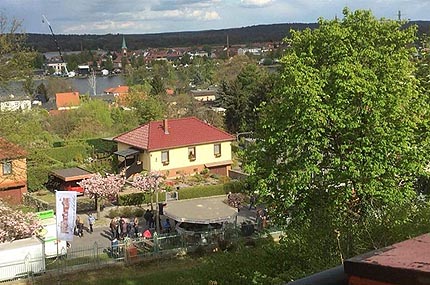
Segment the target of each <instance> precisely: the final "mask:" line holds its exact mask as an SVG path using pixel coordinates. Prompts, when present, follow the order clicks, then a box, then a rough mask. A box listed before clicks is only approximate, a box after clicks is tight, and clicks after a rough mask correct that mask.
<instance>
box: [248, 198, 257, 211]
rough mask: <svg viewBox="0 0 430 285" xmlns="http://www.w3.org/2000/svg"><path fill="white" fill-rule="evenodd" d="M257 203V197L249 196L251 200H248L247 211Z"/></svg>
mask: <svg viewBox="0 0 430 285" xmlns="http://www.w3.org/2000/svg"><path fill="white" fill-rule="evenodd" d="M256 202H257V197H256V195H255V194H252V195H251V198H250V199H249V209H248V210H251V209H252V208H253V207H255V203H256Z"/></svg>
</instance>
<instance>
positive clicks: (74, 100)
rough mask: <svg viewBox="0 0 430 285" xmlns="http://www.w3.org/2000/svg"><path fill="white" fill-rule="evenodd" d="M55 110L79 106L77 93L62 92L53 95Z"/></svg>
mask: <svg viewBox="0 0 430 285" xmlns="http://www.w3.org/2000/svg"><path fill="white" fill-rule="evenodd" d="M55 102H56V104H57V109H58V108H61V107H74V106H79V103H80V101H79V92H64V93H56V94H55Z"/></svg>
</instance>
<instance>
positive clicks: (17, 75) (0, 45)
mask: <svg viewBox="0 0 430 285" xmlns="http://www.w3.org/2000/svg"><path fill="white" fill-rule="evenodd" d="M21 28H22V22H21V21H18V20H17V19H9V18H8V17H7V16H6V15H4V14H3V13H0V85H2V86H5V85H6V84H7V82H9V81H10V80H13V79H22V78H26V77H29V76H31V75H32V65H33V61H34V59H35V56H36V54H35V53H34V52H32V51H30V50H29V49H28V48H27V47H25V34H23V32H22V30H21Z"/></svg>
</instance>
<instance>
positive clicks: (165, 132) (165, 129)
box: [163, 119, 169, 135]
mask: <svg viewBox="0 0 430 285" xmlns="http://www.w3.org/2000/svg"><path fill="white" fill-rule="evenodd" d="M163 129H164V134H165V135H168V134H169V125H168V124H167V119H164V120H163Z"/></svg>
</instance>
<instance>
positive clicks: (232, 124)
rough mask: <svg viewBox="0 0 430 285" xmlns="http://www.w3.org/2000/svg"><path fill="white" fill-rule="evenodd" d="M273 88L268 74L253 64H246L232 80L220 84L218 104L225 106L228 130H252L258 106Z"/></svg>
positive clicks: (255, 121) (264, 100)
mask: <svg viewBox="0 0 430 285" xmlns="http://www.w3.org/2000/svg"><path fill="white" fill-rule="evenodd" d="M272 88H273V80H272V78H271V77H270V76H269V74H268V73H267V72H266V71H265V70H264V69H262V68H260V67H258V66H257V65H255V64H249V65H246V66H245V67H244V68H243V69H242V71H241V72H240V73H239V74H238V75H237V77H236V78H235V79H234V80H233V81H229V82H226V81H223V82H222V84H221V88H220V92H219V94H218V95H219V98H218V99H217V100H218V104H219V105H220V106H221V107H223V108H225V109H226V111H225V125H226V128H227V130H228V131H229V132H231V133H237V132H244V131H253V130H254V129H255V126H256V123H257V121H258V119H259V115H258V113H259V107H260V105H261V104H263V103H264V102H266V100H267V94H268V93H269V92H270V91H271V90H272Z"/></svg>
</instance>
